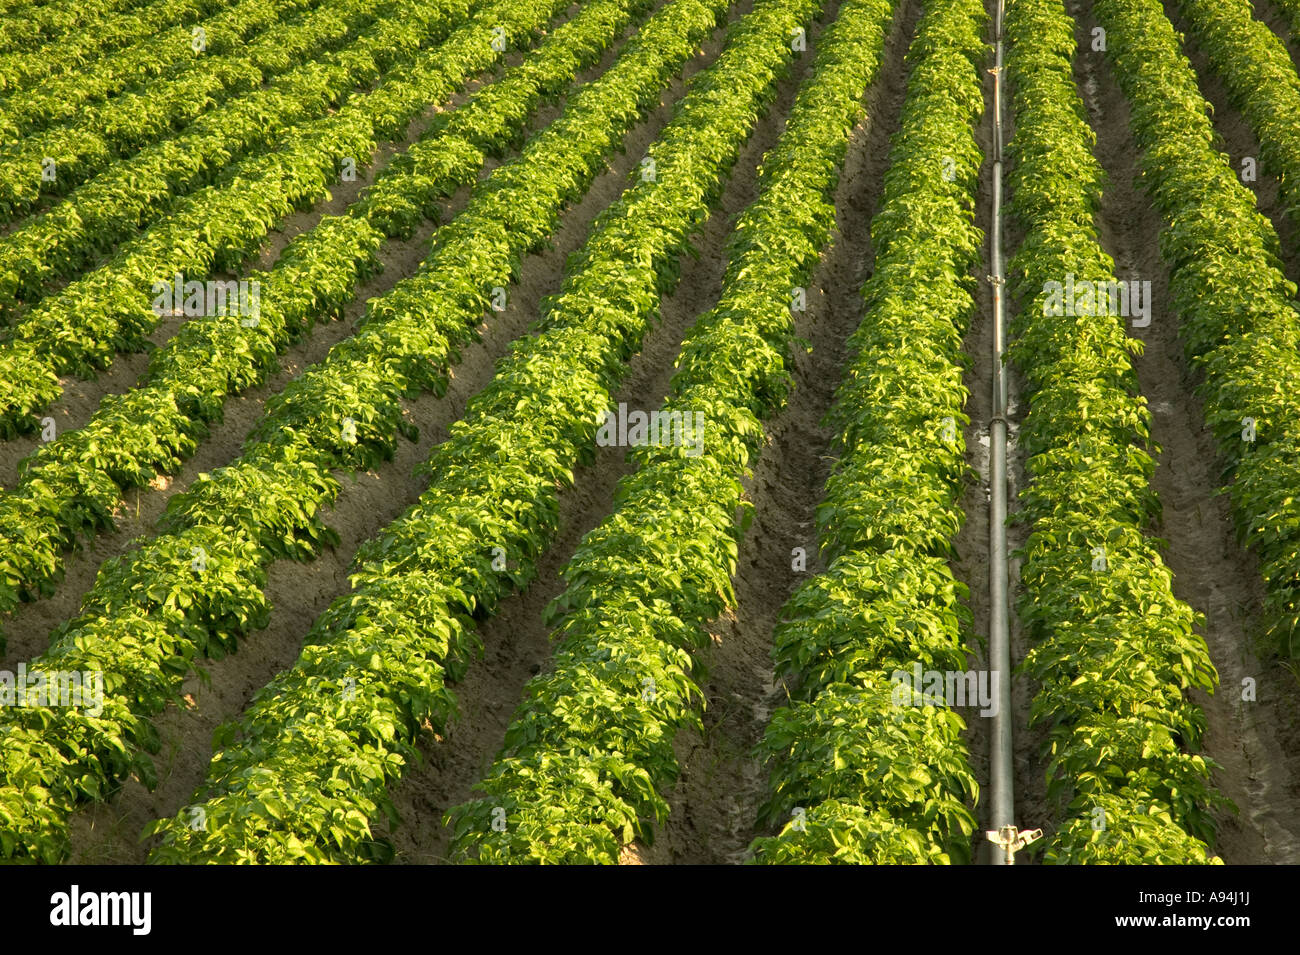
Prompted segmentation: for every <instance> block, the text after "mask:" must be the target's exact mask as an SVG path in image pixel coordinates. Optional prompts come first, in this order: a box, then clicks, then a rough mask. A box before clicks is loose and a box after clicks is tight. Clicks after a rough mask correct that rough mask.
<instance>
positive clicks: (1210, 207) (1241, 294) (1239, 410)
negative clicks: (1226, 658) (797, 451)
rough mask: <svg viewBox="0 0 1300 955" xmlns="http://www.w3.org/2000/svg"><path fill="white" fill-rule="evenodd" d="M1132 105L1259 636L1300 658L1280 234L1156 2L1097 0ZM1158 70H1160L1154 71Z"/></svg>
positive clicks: (1299, 377)
mask: <svg viewBox="0 0 1300 955" xmlns="http://www.w3.org/2000/svg"><path fill="white" fill-rule="evenodd" d="M1096 15H1097V18H1098V21H1099V22H1100V23H1101V25H1102V26H1103V27H1105V29H1106V31H1107V34H1108V36H1109V37H1110V38H1112V40H1113V42H1112V41H1111V40H1108V43H1107V57H1108V59H1110V60H1111V62H1112V63H1113V64H1114V68H1115V73H1116V76H1117V78H1118V80H1119V84H1120V86H1121V88H1122V89H1123V91H1124V93H1125V95H1126V96H1127V97H1128V98H1129V101H1130V102H1131V104H1132V111H1131V120H1130V124H1131V127H1132V130H1133V135H1134V138H1135V139H1136V141H1137V144H1138V146H1139V148H1140V149H1141V151H1142V170H1143V185H1144V187H1145V189H1146V190H1147V192H1148V194H1149V195H1150V197H1151V199H1152V201H1153V203H1154V205H1155V207H1156V209H1157V211H1158V212H1159V213H1160V215H1161V217H1162V219H1163V220H1164V223H1165V228H1164V229H1163V230H1162V232H1161V235H1160V253H1161V257H1162V258H1163V260H1164V262H1165V264H1166V265H1167V266H1168V268H1169V272H1170V278H1169V289H1170V296H1171V299H1172V302H1173V306H1174V309H1175V311H1176V312H1177V314H1178V316H1179V318H1180V324H1179V330H1178V331H1179V337H1180V338H1181V339H1182V341H1183V345H1184V349H1185V351H1186V353H1187V355H1188V357H1189V359H1190V361H1191V364H1192V366H1193V368H1194V369H1195V370H1197V371H1199V372H1200V373H1201V375H1203V378H1202V380H1201V382H1200V384H1199V385H1198V386H1197V394H1198V395H1199V396H1200V398H1201V399H1202V401H1203V405H1204V414H1205V421H1206V424H1207V426H1208V427H1209V429H1210V430H1211V431H1212V432H1213V434H1214V436H1215V438H1216V440H1217V443H1218V449H1219V454H1220V458H1221V460H1222V461H1223V463H1224V465H1225V468H1224V481H1225V486H1226V487H1225V493H1226V494H1227V495H1228V496H1229V499H1230V500H1231V502H1232V511H1233V515H1234V518H1235V522H1236V526H1237V530H1238V533H1239V535H1240V537H1241V540H1242V542H1243V543H1244V544H1245V545H1246V546H1248V547H1251V548H1253V549H1254V550H1255V552H1256V554H1257V556H1258V558H1259V565H1260V572H1261V575H1262V577H1263V580H1264V584H1265V599H1264V609H1263V614H1262V617H1261V627H1262V629H1263V630H1264V632H1265V635H1266V640H1267V641H1268V642H1269V643H1270V645H1271V646H1272V647H1274V648H1275V649H1278V650H1280V651H1282V652H1283V653H1287V654H1291V655H1295V654H1297V653H1300V640H1297V636H1298V635H1300V498H1298V497H1297V495H1296V493H1295V489H1296V488H1297V487H1300V314H1298V313H1297V306H1296V304H1295V302H1294V296H1295V294H1296V286H1295V284H1294V283H1292V282H1290V281H1288V280H1287V278H1286V276H1285V274H1284V270H1283V265H1282V262H1281V259H1280V257H1279V256H1280V249H1279V242H1278V238H1277V233H1276V232H1275V231H1274V230H1273V227H1272V225H1271V224H1270V223H1269V221H1268V219H1267V218H1266V217H1265V216H1264V215H1263V214H1262V213H1260V212H1259V211H1258V209H1256V207H1255V201H1254V200H1255V197H1254V195H1253V194H1252V193H1251V192H1250V190H1249V189H1247V188H1246V187H1245V186H1244V185H1242V183H1241V182H1240V181H1239V180H1238V178H1237V175H1236V171H1235V170H1234V168H1233V166H1232V165H1230V163H1229V161H1228V159H1227V157H1226V156H1224V155H1223V154H1222V153H1220V152H1219V151H1218V150H1217V148H1216V143H1217V140H1216V136H1215V131H1214V127H1213V124H1212V123H1211V121H1210V118H1209V115H1208V113H1209V105H1208V104H1207V103H1206V101H1205V99H1204V98H1203V97H1202V96H1201V94H1200V91H1199V90H1198V88H1197V83H1196V75H1195V73H1194V71H1193V70H1192V67H1191V65H1190V64H1189V63H1188V61H1187V58H1186V57H1185V56H1184V55H1183V54H1182V52H1181V50H1180V48H1179V44H1178V36H1177V34H1176V33H1175V31H1174V29H1173V26H1172V25H1171V24H1170V23H1169V20H1168V19H1167V18H1166V17H1165V16H1164V13H1163V10H1162V9H1161V6H1160V3H1159V2H1158V0H1098V2H1097V8H1096ZM1152 64H1154V66H1153V65H1152Z"/></svg>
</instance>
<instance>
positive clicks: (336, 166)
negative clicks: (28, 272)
mask: <svg viewBox="0 0 1300 955" xmlns="http://www.w3.org/2000/svg"><path fill="white" fill-rule="evenodd" d="M450 2H452V3H459V4H462V5H463V4H464V2H465V0H450ZM558 5H559V0H546V2H545V3H543V2H541V0H534V2H532V3H529V4H527V5H525V6H524V7H522V8H521V9H522V12H521V13H518V14H515V13H512V12H511V9H510V8H508V7H507V8H501V7H500V5H499V4H498V5H494V7H493V9H497V10H498V11H499V12H498V14H497V15H496V16H495V17H492V18H485V17H484V16H477V17H474V18H471V20H470V21H469V23H467V24H465V25H463V26H462V27H460V28H459V29H457V30H455V31H453V33H452V34H451V37H450V38H449V40H448V42H445V43H443V44H441V45H440V46H438V47H436V48H434V49H432V50H428V51H425V52H423V53H421V54H419V55H418V56H416V57H415V58H414V59H412V60H410V61H408V62H407V63H404V64H401V65H399V66H396V67H393V68H392V69H391V71H390V72H389V73H388V74H387V75H386V76H385V79H384V81H383V83H382V84H381V85H379V86H378V87H377V88H375V89H374V90H372V91H370V92H367V93H363V94H359V95H358V96H356V97H354V98H353V99H351V100H350V101H349V102H348V103H347V104H345V105H344V106H343V107H342V108H341V109H339V110H337V111H335V112H332V113H330V114H329V115H326V116H324V117H322V118H320V119H318V120H315V121H313V122H311V123H305V124H303V125H301V126H296V127H292V128H290V129H289V130H287V131H285V132H284V133H283V136H282V138H281V139H280V140H279V142H274V141H273V144H272V148H270V149H269V150H268V151H267V152H263V153H260V154H259V155H257V156H254V157H252V158H249V159H245V160H243V161H241V162H239V163H236V164H235V165H234V166H232V167H230V168H229V169H227V170H225V172H224V173H223V174H222V175H221V178H220V179H219V180H218V182H216V183H215V184H213V185H212V186H209V187H205V188H203V189H201V190H199V191H198V192H197V193H194V194H193V195H190V196H186V197H184V198H182V199H179V200H176V201H175V202H174V203H172V205H171V211H170V212H169V213H168V214H167V215H165V216H164V217H163V218H162V219H161V221H159V222H157V223H155V224H154V225H153V226H152V227H151V228H150V229H148V230H147V231H145V232H144V233H143V234H141V235H139V236H137V237H136V238H133V239H131V240H130V241H129V242H127V243H126V244H125V245H123V246H122V247H120V248H119V249H118V250H117V252H116V253H115V254H114V256H113V258H112V259H110V260H109V261H108V262H107V263H106V264H105V265H103V266H101V267H100V268H98V269H96V270H95V271H93V272H90V273H88V274H86V275H84V276H82V277H81V278H79V279H77V280H76V281H74V282H72V283H71V284H69V285H67V286H65V287H64V288H62V289H61V290H59V291H58V292H57V293H55V294H53V295H50V296H48V297H47V298H45V299H44V300H42V301H41V302H40V303H39V304H38V305H37V306H36V307H35V308H33V309H32V310H31V311H29V312H26V313H25V314H23V315H22V317H21V318H20V319H19V320H18V321H17V322H16V323H15V324H14V325H13V326H12V327H11V329H10V336H9V338H8V340H6V341H4V342H3V343H0V368H3V369H4V370H5V371H6V372H7V375H6V380H4V382H3V383H2V384H0V432H2V433H4V434H6V435H12V434H16V433H19V432H21V431H30V430H34V429H35V427H36V425H37V420H38V419H37V418H36V417H34V415H36V414H37V413H38V412H39V411H41V410H42V409H44V408H45V407H46V406H47V405H48V404H49V403H50V402H52V401H54V400H55V399H56V398H58V396H59V395H60V394H61V393H62V390H63V388H62V384H61V383H60V381H59V376H60V375H68V374H76V375H81V376H83V377H91V376H93V375H94V374H95V373H96V371H97V370H99V369H102V368H107V367H109V365H111V363H112V361H113V358H114V356H115V354H116V353H117V352H119V351H124V350H142V349H146V348H147V347H148V344H147V337H148V335H149V334H150V333H151V332H152V331H153V329H154V327H155V326H156V325H157V323H158V321H159V320H160V317H161V316H160V314H159V313H158V311H157V310H156V309H155V307H154V297H155V295H156V291H155V290H154V284H155V283H156V282H159V281H167V282H170V281H171V280H172V277H173V276H174V275H175V274H177V273H180V274H182V275H184V276H185V277H186V279H187V280H193V279H197V278H204V277H206V276H207V275H208V274H209V272H211V271H220V270H222V269H230V270H234V269H238V268H239V267H240V265H241V263H242V262H243V260H244V259H245V258H246V257H247V256H249V255H250V254H251V253H253V252H255V251H256V250H257V248H258V247H259V246H260V244H261V242H262V241H263V240H264V239H265V237H266V235H267V233H268V232H269V231H270V230H271V229H272V228H273V227H274V226H275V224H276V223H277V222H278V221H279V220H280V219H282V218H283V217H284V216H286V215H288V214H289V213H291V212H293V211H295V210H296V209H299V208H303V207H306V206H308V205H310V204H311V203H313V202H315V201H316V200H318V199H320V198H323V197H324V196H325V195H327V193H328V188H327V187H328V185H329V184H330V183H331V182H334V181H336V180H337V179H338V178H339V177H340V176H341V175H342V170H343V166H344V162H345V161H346V160H347V159H349V158H350V159H352V160H354V161H355V162H356V163H357V164H358V165H360V164H362V163H364V162H366V161H367V160H369V158H370V157H371V155H372V153H373V151H374V149H375V147H376V144H377V142H378V141H379V140H380V139H399V138H401V136H402V135H403V134H404V132H405V130H406V128H407V126H408V125H409V124H410V123H411V121H412V120H414V119H415V118H416V117H417V116H418V115H419V114H420V113H421V112H422V111H423V110H424V109H426V108H427V106H428V102H429V101H430V99H432V100H434V101H441V100H443V99H444V98H445V97H446V96H448V95H450V94H452V93H454V92H455V91H456V90H457V89H458V88H459V87H460V86H461V85H463V83H464V82H465V81H466V80H468V79H469V78H470V76H472V75H473V73H474V72H475V71H476V70H477V69H480V68H482V67H484V66H489V65H491V64H492V63H493V62H496V61H498V60H499V59H500V58H501V57H502V56H503V55H504V50H499V49H497V39H498V34H497V33H495V32H493V31H494V30H495V29H498V28H500V29H503V30H506V31H507V32H506V33H505V34H504V38H505V40H506V43H504V44H501V45H502V46H507V45H509V42H510V39H511V37H510V30H511V28H512V26H514V25H515V24H517V23H518V22H519V20H520V19H524V20H526V21H527V22H529V23H530V24H532V25H531V26H530V27H529V28H528V30H529V32H531V31H532V30H535V29H537V28H538V27H539V26H540V25H542V24H544V23H545V22H546V20H547V19H549V17H550V16H553V15H554V14H555V12H556V10H557V9H558ZM410 6H411V8H412V12H413V13H414V8H415V7H423V11H424V13H425V14H428V16H429V26H428V28H430V29H440V27H439V26H438V24H439V23H441V19H440V17H439V15H438V10H437V8H436V7H434V6H431V5H428V4H422V3H420V2H417V0H411V3H410ZM539 13H544V14H545V15H544V16H541V17H540V20H539ZM488 19H491V22H487V21H488ZM398 26H399V27H400V28H402V29H411V30H413V31H414V32H417V33H418V30H417V29H416V28H415V27H413V26H411V24H410V22H409V21H408V22H407V23H404V24H398ZM412 40H413V42H418V39H417V38H416V37H414V36H413V37H412ZM367 61H368V62H369V64H370V68H371V69H375V70H377V69H378V68H377V66H376V65H375V63H374V61H373V60H370V59H369V57H368V56H367ZM358 67H360V64H358ZM74 215H75V213H74ZM120 228H121V229H122V230H123V231H126V230H127V224H126V223H122V224H120ZM15 235H16V233H15ZM11 274H12V273H11Z"/></svg>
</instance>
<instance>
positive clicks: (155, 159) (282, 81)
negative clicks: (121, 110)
mask: <svg viewBox="0 0 1300 955" xmlns="http://www.w3.org/2000/svg"><path fill="white" fill-rule="evenodd" d="M473 6H474V3H473V2H471V0H442V2H440V3H438V4H436V5H435V6H434V7H433V8H432V9H431V10H425V9H423V8H421V7H420V6H419V5H417V4H413V3H409V2H403V0H346V2H345V7H346V9H347V10H348V11H349V13H348V14H346V15H344V17H343V19H344V20H345V22H347V23H349V24H351V26H349V27H348V34H347V35H349V36H352V37H353V38H352V39H351V41H350V42H349V43H348V44H347V45H346V46H344V47H343V48H342V49H338V50H331V51H329V52H326V53H324V54H323V55H322V56H320V57H319V58H318V59H316V60H314V61H310V62H306V63H302V64H300V65H298V64H295V68H294V69H292V70H291V71H290V72H288V73H285V74H283V75H281V76H278V77H275V78H274V79H273V80H272V82H271V83H269V84H268V85H267V86H265V87H262V86H261V84H258V86H257V87H256V88H255V89H254V90H253V91H252V92H250V93H248V94H247V95H243V96H239V97H236V98H235V99H233V100H230V101H228V102H226V103H224V104H223V105H221V106H218V107H216V108H215V109H212V110H210V111H207V112H205V113H204V114H203V115H201V116H200V117H199V118H198V119H196V120H195V121H194V122H193V123H191V124H189V125H188V126H187V127H185V128H184V129H182V130H179V131H177V133H176V134H175V135H172V136H166V137H164V138H162V139H161V140H159V141H157V142H154V143H152V144H150V145H148V146H146V147H145V148H143V149H141V150H139V151H138V152H136V153H134V154H129V152H128V154H127V155H123V156H121V157H118V156H116V154H115V153H114V151H113V150H112V149H111V148H110V146H109V144H108V142H107V141H106V139H105V137H104V136H103V135H102V134H100V133H98V132H90V131H88V130H86V129H84V128H82V129H76V130H71V131H68V132H66V136H65V133H64V131H60V130H54V131H52V132H50V133H49V135H52V136H56V137H57V136H65V138H69V139H71V140H72V143H71V146H70V149H71V152H70V153H69V154H68V155H66V156H62V157H61V161H62V165H58V166H56V172H57V173H58V175H57V176H56V179H55V182H54V183H43V182H41V181H40V173H41V162H40V160H39V158H38V157H37V156H36V155H35V154H32V155H27V156H22V155H20V156H18V157H17V158H16V159H15V160H14V161H13V162H11V163H10V164H9V165H11V166H13V169H12V170H11V172H12V175H11V176H8V177H7V180H8V179H12V181H6V184H5V185H4V186H3V190H4V191H3V192H0V203H2V204H3V207H4V208H7V209H8V210H9V212H10V214H11V216H13V215H17V214H20V213H23V212H26V211H28V210H29V209H30V208H31V207H32V206H34V205H35V204H36V203H37V201H38V200H39V198H40V195H41V191H42V189H49V188H51V187H52V188H54V189H61V188H62V187H61V186H60V182H64V181H66V182H67V183H68V184H70V185H76V186H77V188H75V189H73V191H72V192H71V193H70V194H69V195H68V197H67V200H66V201H64V202H61V203H56V204H54V205H53V206H51V207H50V208H49V209H47V210H45V211H44V213H43V214H42V215H40V216H38V217H36V218H34V219H32V220H31V221H28V222H24V223H23V224H22V225H21V226H20V228H19V229H18V230H17V231H16V232H15V233H14V235H13V236H10V237H6V245H7V249H8V250H10V251H12V252H13V253H14V254H13V255H12V256H10V255H6V259H11V258H12V259H14V260H17V257H18V256H19V255H20V254H22V253H24V252H25V253H28V254H36V255H37V256H38V261H37V262H34V263H30V264H28V265H26V266H25V267H24V268H21V269H20V268H18V266H17V265H15V266H11V267H10V269H9V270H6V272H5V273H3V274H2V275H0V305H5V306H11V304H12V302H13V301H14V300H15V299H17V298H18V297H19V296H20V294H25V295H26V297H28V298H34V297H39V296H37V295H33V293H34V292H35V291H36V290H37V289H38V288H39V284H38V283H39V282H40V281H41V280H42V279H44V278H50V277H53V276H56V275H60V274H68V273H69V271H70V270H72V269H73V268H74V267H76V266H78V265H81V264H83V263H85V262H86V261H88V260H89V259H91V258H92V257H93V256H95V255H96V254H98V253H103V252H106V251H108V250H110V249H112V248H113V246H114V245H116V244H117V243H118V242H119V241H121V240H122V239H123V238H125V237H127V236H129V235H131V234H132V233H133V232H135V231H137V230H139V229H141V228H143V227H145V226H147V225H148V224H149V223H150V222H152V221H153V220H154V219H155V218H156V217H157V216H158V215H159V214H161V212H162V211H163V210H164V209H166V208H167V206H168V204H169V203H170V202H172V201H173V200H174V199H175V198H176V197H177V196H181V195H184V194H185V193H187V192H189V191H191V190H192V189H195V188H197V187H199V186H201V185H204V184H206V183H209V182H211V181H213V180H214V179H216V178H217V177H218V176H219V175H220V174H221V172H222V170H224V169H225V168H226V167H227V166H228V165H229V164H230V163H232V162H234V161H235V160H237V159H239V158H241V157H243V156H247V155H257V154H259V153H262V152H265V151H268V150H270V149H271V147H272V146H273V145H274V144H275V142H276V141H277V140H278V139H280V138H281V137H282V136H283V135H284V133H285V132H286V131H287V130H290V129H292V128H293V127H294V126H295V125H296V124H300V123H304V122H308V121H310V120H313V119H316V118H318V117H321V116H325V115H327V113H328V111H329V109H330V108H331V107H334V106H337V105H338V104H339V103H340V102H342V101H343V100H345V99H346V98H347V97H348V96H350V95H352V93H353V92H354V90H355V89H356V88H358V87H360V88H362V89H364V88H365V86H366V85H367V84H369V83H373V82H374V81H375V80H376V79H378V77H379V76H380V75H382V73H383V72H384V70H386V69H387V68H389V67H390V66H392V65H393V64H395V63H401V62H403V61H406V60H408V59H409V58H410V57H412V56H413V55H414V54H415V53H416V52H417V51H418V50H419V49H420V48H421V47H422V46H423V47H427V46H429V45H430V44H436V43H438V42H440V41H442V40H444V39H446V37H447V35H448V33H449V32H450V31H451V30H452V29H453V28H454V27H455V26H458V25H460V24H461V23H463V22H464V20H465V18H466V17H467V16H468V15H469V11H470V10H472V9H473ZM330 10H332V11H335V13H337V12H338V10H339V8H338V7H336V6H334V5H331V7H330ZM312 22H313V24H315V26H314V27H313V28H312V29H310V30H309V31H308V33H309V34H311V35H316V36H317V42H318V43H319V44H320V45H322V46H324V45H326V44H327V42H328V41H330V38H332V37H333V38H337V34H336V32H335V31H336V27H337V23H335V22H333V18H331V17H330V16H329V15H328V14H326V13H322V15H321V18H320V19H317V18H314V17H313V18H312ZM352 26H358V27H362V29H361V30H360V32H359V33H358V32H357V31H355V30H353V29H352ZM309 42H311V41H309ZM83 145H84V146H85V148H84V150H83V149H82V146H83ZM23 148H24V147H23V146H21V145H20V146H19V151H20V152H21V151H22V149H23ZM51 158H53V157H51ZM79 163H80V164H84V165H85V168H84V170H81V171H79V170H78V169H77V168H76V167H77V165H78V164H79ZM92 173H94V174H95V175H94V176H93V178H91V179H90V181H89V182H81V180H82V179H83V178H85V176H87V175H90V174H92ZM33 174H35V177H36V178H35V180H33V178H32V176H33ZM78 183H80V184H79V185H78ZM29 304H30V302H29ZM12 311H13V308H12V307H7V308H5V309H4V312H5V313H12Z"/></svg>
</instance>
